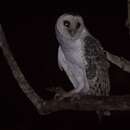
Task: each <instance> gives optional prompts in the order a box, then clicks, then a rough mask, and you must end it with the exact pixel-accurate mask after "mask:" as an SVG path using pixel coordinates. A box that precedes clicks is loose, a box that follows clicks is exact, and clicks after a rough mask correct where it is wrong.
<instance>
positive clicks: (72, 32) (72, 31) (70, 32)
mask: <svg viewBox="0 0 130 130" xmlns="http://www.w3.org/2000/svg"><path fill="white" fill-rule="evenodd" d="M68 32H69V34H70V35H71V36H72V37H74V36H75V34H76V29H69V30H68Z"/></svg>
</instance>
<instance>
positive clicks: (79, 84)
mask: <svg viewBox="0 0 130 130" xmlns="http://www.w3.org/2000/svg"><path fill="white" fill-rule="evenodd" d="M67 65H70V64H67ZM66 69H68V68H66ZM65 72H66V74H67V76H68V78H69V79H70V81H71V82H72V84H73V86H74V89H73V90H71V91H69V92H66V93H64V94H62V95H61V96H60V98H59V100H62V99H64V98H67V97H72V100H73V99H75V98H77V99H80V95H82V90H86V92H87V91H88V90H89V84H88V80H87V77H86V73H85V71H83V69H82V68H80V67H78V66H76V65H73V66H71V65H70V66H69V70H66V71H65ZM85 87H86V89H84V88H85Z"/></svg>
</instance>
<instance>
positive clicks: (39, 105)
mask: <svg viewBox="0 0 130 130" xmlns="http://www.w3.org/2000/svg"><path fill="white" fill-rule="evenodd" d="M0 47H1V49H2V51H3V55H4V57H5V58H6V60H7V63H8V65H9V67H10V69H11V71H12V74H13V76H14V78H15V79H16V81H17V83H18V85H19V87H20V88H21V90H22V91H23V92H24V93H25V95H26V96H27V97H28V98H29V100H30V101H31V102H32V103H33V105H34V106H35V107H36V109H37V111H38V113H39V114H41V115H44V114H48V113H51V112H55V111H59V110H68V109H69V110H77V111H97V110H109V111H113V110H119V111H126V110H128V111H130V96H106V97H100V96H98V97H97V96H96V97H94V96H82V97H81V99H80V100H74V101H71V98H68V99H64V100H62V101H58V100H55V99H52V100H49V101H45V100H43V99H42V98H41V97H40V96H38V95H37V94H36V92H35V91H34V90H33V88H32V87H31V86H30V85H29V83H28V81H27V80H26V79H25V77H24V75H23V73H22V72H21V70H20V68H19V66H18V65H17V62H16V61H15V59H14V57H13V55H12V52H11V50H10V48H9V46H8V44H7V41H6V38H5V35H4V32H3V30H2V27H1V25H0ZM107 56H109V57H108V58H109V59H110V60H111V57H110V56H111V55H107ZM114 58H117V59H114V60H113V59H112V61H113V62H114V63H115V64H117V65H118V66H119V67H120V68H121V67H122V61H121V60H119V57H116V56H114ZM115 61H116V62H115ZM117 61H121V65H120V64H118V63H120V62H117ZM123 66H127V67H125V68H128V69H125V70H126V71H128V72H130V67H129V62H123Z"/></svg>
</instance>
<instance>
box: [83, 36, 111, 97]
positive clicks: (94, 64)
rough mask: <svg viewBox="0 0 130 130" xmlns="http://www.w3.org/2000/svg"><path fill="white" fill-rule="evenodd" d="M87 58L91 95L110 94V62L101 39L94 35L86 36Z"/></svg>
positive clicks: (89, 92) (87, 74)
mask: <svg viewBox="0 0 130 130" xmlns="http://www.w3.org/2000/svg"><path fill="white" fill-rule="evenodd" d="M84 42H85V44H84V48H85V50H84V51H85V59H86V61H87V63H88V65H87V66H86V76H87V78H88V80H89V84H90V90H89V91H88V94H89V95H96V96H100V95H104V96H105V95H109V92H110V81H109V74H108V69H109V66H110V65H109V62H108V61H107V59H106V55H105V54H104V50H103V48H102V46H101V44H100V42H99V41H97V40H96V39H95V38H93V37H92V36H86V37H85V38H84Z"/></svg>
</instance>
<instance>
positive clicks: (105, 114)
mask: <svg viewBox="0 0 130 130" xmlns="http://www.w3.org/2000/svg"><path fill="white" fill-rule="evenodd" d="M96 113H97V116H98V121H99V123H102V118H103V117H104V116H111V112H110V111H96Z"/></svg>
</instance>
